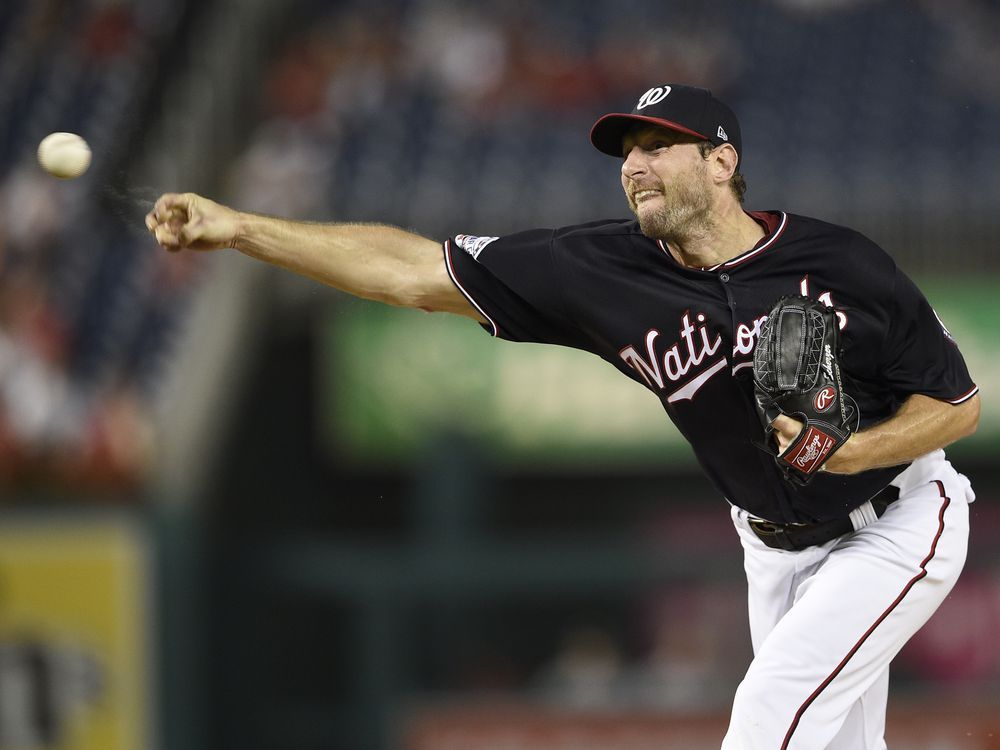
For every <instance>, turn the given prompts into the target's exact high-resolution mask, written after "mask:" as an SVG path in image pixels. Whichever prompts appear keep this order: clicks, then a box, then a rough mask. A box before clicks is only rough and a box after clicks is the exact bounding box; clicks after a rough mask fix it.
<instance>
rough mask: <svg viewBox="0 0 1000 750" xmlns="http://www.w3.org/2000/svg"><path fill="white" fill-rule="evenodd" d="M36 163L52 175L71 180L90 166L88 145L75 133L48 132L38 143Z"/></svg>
mask: <svg viewBox="0 0 1000 750" xmlns="http://www.w3.org/2000/svg"><path fill="white" fill-rule="evenodd" d="M38 163H39V164H41V165H42V169H44V170H45V171H46V172H48V173H49V174H50V175H52V176H53V177H58V178H59V179H61V180H71V179H73V178H74V177H79V176H80V175H82V174H83V173H84V172H86V171H87V167H89V166H90V146H88V145H87V142H86V141H85V140H83V138H81V137H80V136H78V135H77V134H76V133H50V134H49V135H47V136H45V138H43V139H42V142H41V143H39V144H38Z"/></svg>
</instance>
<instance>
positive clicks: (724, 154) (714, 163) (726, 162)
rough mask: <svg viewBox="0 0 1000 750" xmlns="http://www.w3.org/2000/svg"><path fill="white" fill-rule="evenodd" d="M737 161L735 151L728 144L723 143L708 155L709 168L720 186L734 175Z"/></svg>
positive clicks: (737, 164) (737, 157)
mask: <svg viewBox="0 0 1000 750" xmlns="http://www.w3.org/2000/svg"><path fill="white" fill-rule="evenodd" d="M739 161H740V158H739V156H738V155H737V153H736V149H735V148H733V146H732V144H729V143H723V144H722V145H721V146H718V147H716V148H715V149H714V150H713V151H712V153H711V154H709V167H710V168H711V169H712V170H713V176H714V177H715V179H716V181H717V182H719V183H720V184H722V183H728V182H729V179H730V178H731V177H732V176H733V175H734V174H736V168H737V167H738V166H739Z"/></svg>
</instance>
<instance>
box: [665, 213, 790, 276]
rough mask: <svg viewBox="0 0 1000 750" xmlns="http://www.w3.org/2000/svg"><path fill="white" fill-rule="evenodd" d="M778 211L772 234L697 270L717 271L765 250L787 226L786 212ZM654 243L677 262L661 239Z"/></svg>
mask: <svg viewBox="0 0 1000 750" xmlns="http://www.w3.org/2000/svg"><path fill="white" fill-rule="evenodd" d="M780 213H781V221H780V222H779V223H778V227H777V229H775V230H774V234H772V235H771V236H770V237H767V238H766V239H765V240H764V242H763V243H761V244H760V245H757V246H756V247H753V248H751V249H750V250H747V251H746V252H745V253H743V254H742V255H737V256H736V257H735V258H733V259H731V260H727V261H725V262H724V263H716V264H715V265H714V266H709V267H707V268H701V269H699V270H701V271H718V270H719V269H720V268H733V267H735V266H738V265H740V264H741V263H745V262H746V261H748V260H750V259H751V258H755V257H756V256H757V255H759V254H760V253H762V252H764V251H765V250H767V249H768V248H769V247H771V245H773V244H774V243H775V242H776V241H777V239H778V238H779V237H780V236H781V235H782V234H783V233H784V231H785V227H786V226H788V214H786V213H785V212H784V211H781V212H780ZM656 244H657V245H659V246H660V250H662V251H663V252H664V253H666V255H667V257H669V258H670V259H671V260H673V261H674V262H675V263H676V262H677V260H676V258H674V256H673V255H672V254H671V253H670V250H669V249H668V248H667V245H666V243H665V242H664V241H663V240H657V241H656Z"/></svg>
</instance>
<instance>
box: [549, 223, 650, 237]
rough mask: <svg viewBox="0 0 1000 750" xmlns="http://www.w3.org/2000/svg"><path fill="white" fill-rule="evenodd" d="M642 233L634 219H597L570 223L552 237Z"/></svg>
mask: <svg viewBox="0 0 1000 750" xmlns="http://www.w3.org/2000/svg"><path fill="white" fill-rule="evenodd" d="M636 234H640V235H641V234H642V231H641V230H640V229H639V222H637V221H636V220H635V219H597V220H595V221H588V222H584V223H583V224H571V225H569V226H565V227H560V228H559V229H556V230H555V231H554V232H553V238H554V239H557V240H558V239H565V238H569V239H573V238H581V237H614V236H622V237H631V236H633V235H636Z"/></svg>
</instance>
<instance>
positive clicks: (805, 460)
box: [753, 296, 861, 485]
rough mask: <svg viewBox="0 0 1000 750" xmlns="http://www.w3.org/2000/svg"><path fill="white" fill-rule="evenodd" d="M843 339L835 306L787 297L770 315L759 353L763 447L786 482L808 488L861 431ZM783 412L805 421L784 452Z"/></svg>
mask: <svg viewBox="0 0 1000 750" xmlns="http://www.w3.org/2000/svg"><path fill="white" fill-rule="evenodd" d="M839 336H840V330H839V328H838V327H837V316H836V313H835V312H834V309H833V308H832V307H827V306H826V305H824V304H823V303H821V302H817V301H816V300H813V299H810V298H808V297H800V296H789V297H782V298H781V299H779V300H778V301H777V303H776V304H775V305H774V308H773V309H772V310H771V312H770V314H769V315H768V316H767V321H766V322H765V323H764V326H763V328H762V329H761V333H760V341H759V342H758V343H757V348H756V349H755V351H754V356H753V382H754V395H755V397H756V401H757V413H758V415H759V416H760V420H761V422H762V423H763V425H764V433H765V444H764V446H763V447H764V449H765V450H767V451H768V452H769V453H770V454H771V455H773V456H774V460H775V461H776V462H777V464H778V466H779V467H780V468H781V470H782V472H783V473H784V475H785V478H786V479H788V480H790V481H791V482H794V483H795V484H798V485H805V484H808V483H809V481H810V480H811V479H812V478H813V476H815V474H816V472H818V471H819V470H820V468H821V467H822V466H823V464H824V463H825V462H826V461H827V460H828V459H829V458H830V456H832V455H833V454H834V453H835V452H836V451H837V449H838V448H840V446H842V445H843V444H844V443H846V442H847V439H848V438H849V437H850V436H851V433H852V432H854V431H855V430H857V429H858V423H859V420H860V416H861V415H860V413H859V412H858V406H857V404H856V403H855V401H854V399H853V398H851V397H850V396H848V395H847V394H846V393H844V390H843V387H842V385H841V378H840V364H839V362H838V357H839V355H840V351H839V347H838V342H839ZM779 414H785V415H786V416H789V417H794V418H796V419H799V420H801V421H802V422H804V423H805V426H804V427H803V428H802V430H801V431H800V432H799V434H798V436H797V437H796V438H795V440H793V441H792V443H791V444H790V445H789V446H788V447H787V448H785V450H784V451H779V449H778V443H777V439H776V438H775V436H774V428H773V427H771V422H773V421H774V419H775V418H776V417H777V416H778V415H779Z"/></svg>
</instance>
